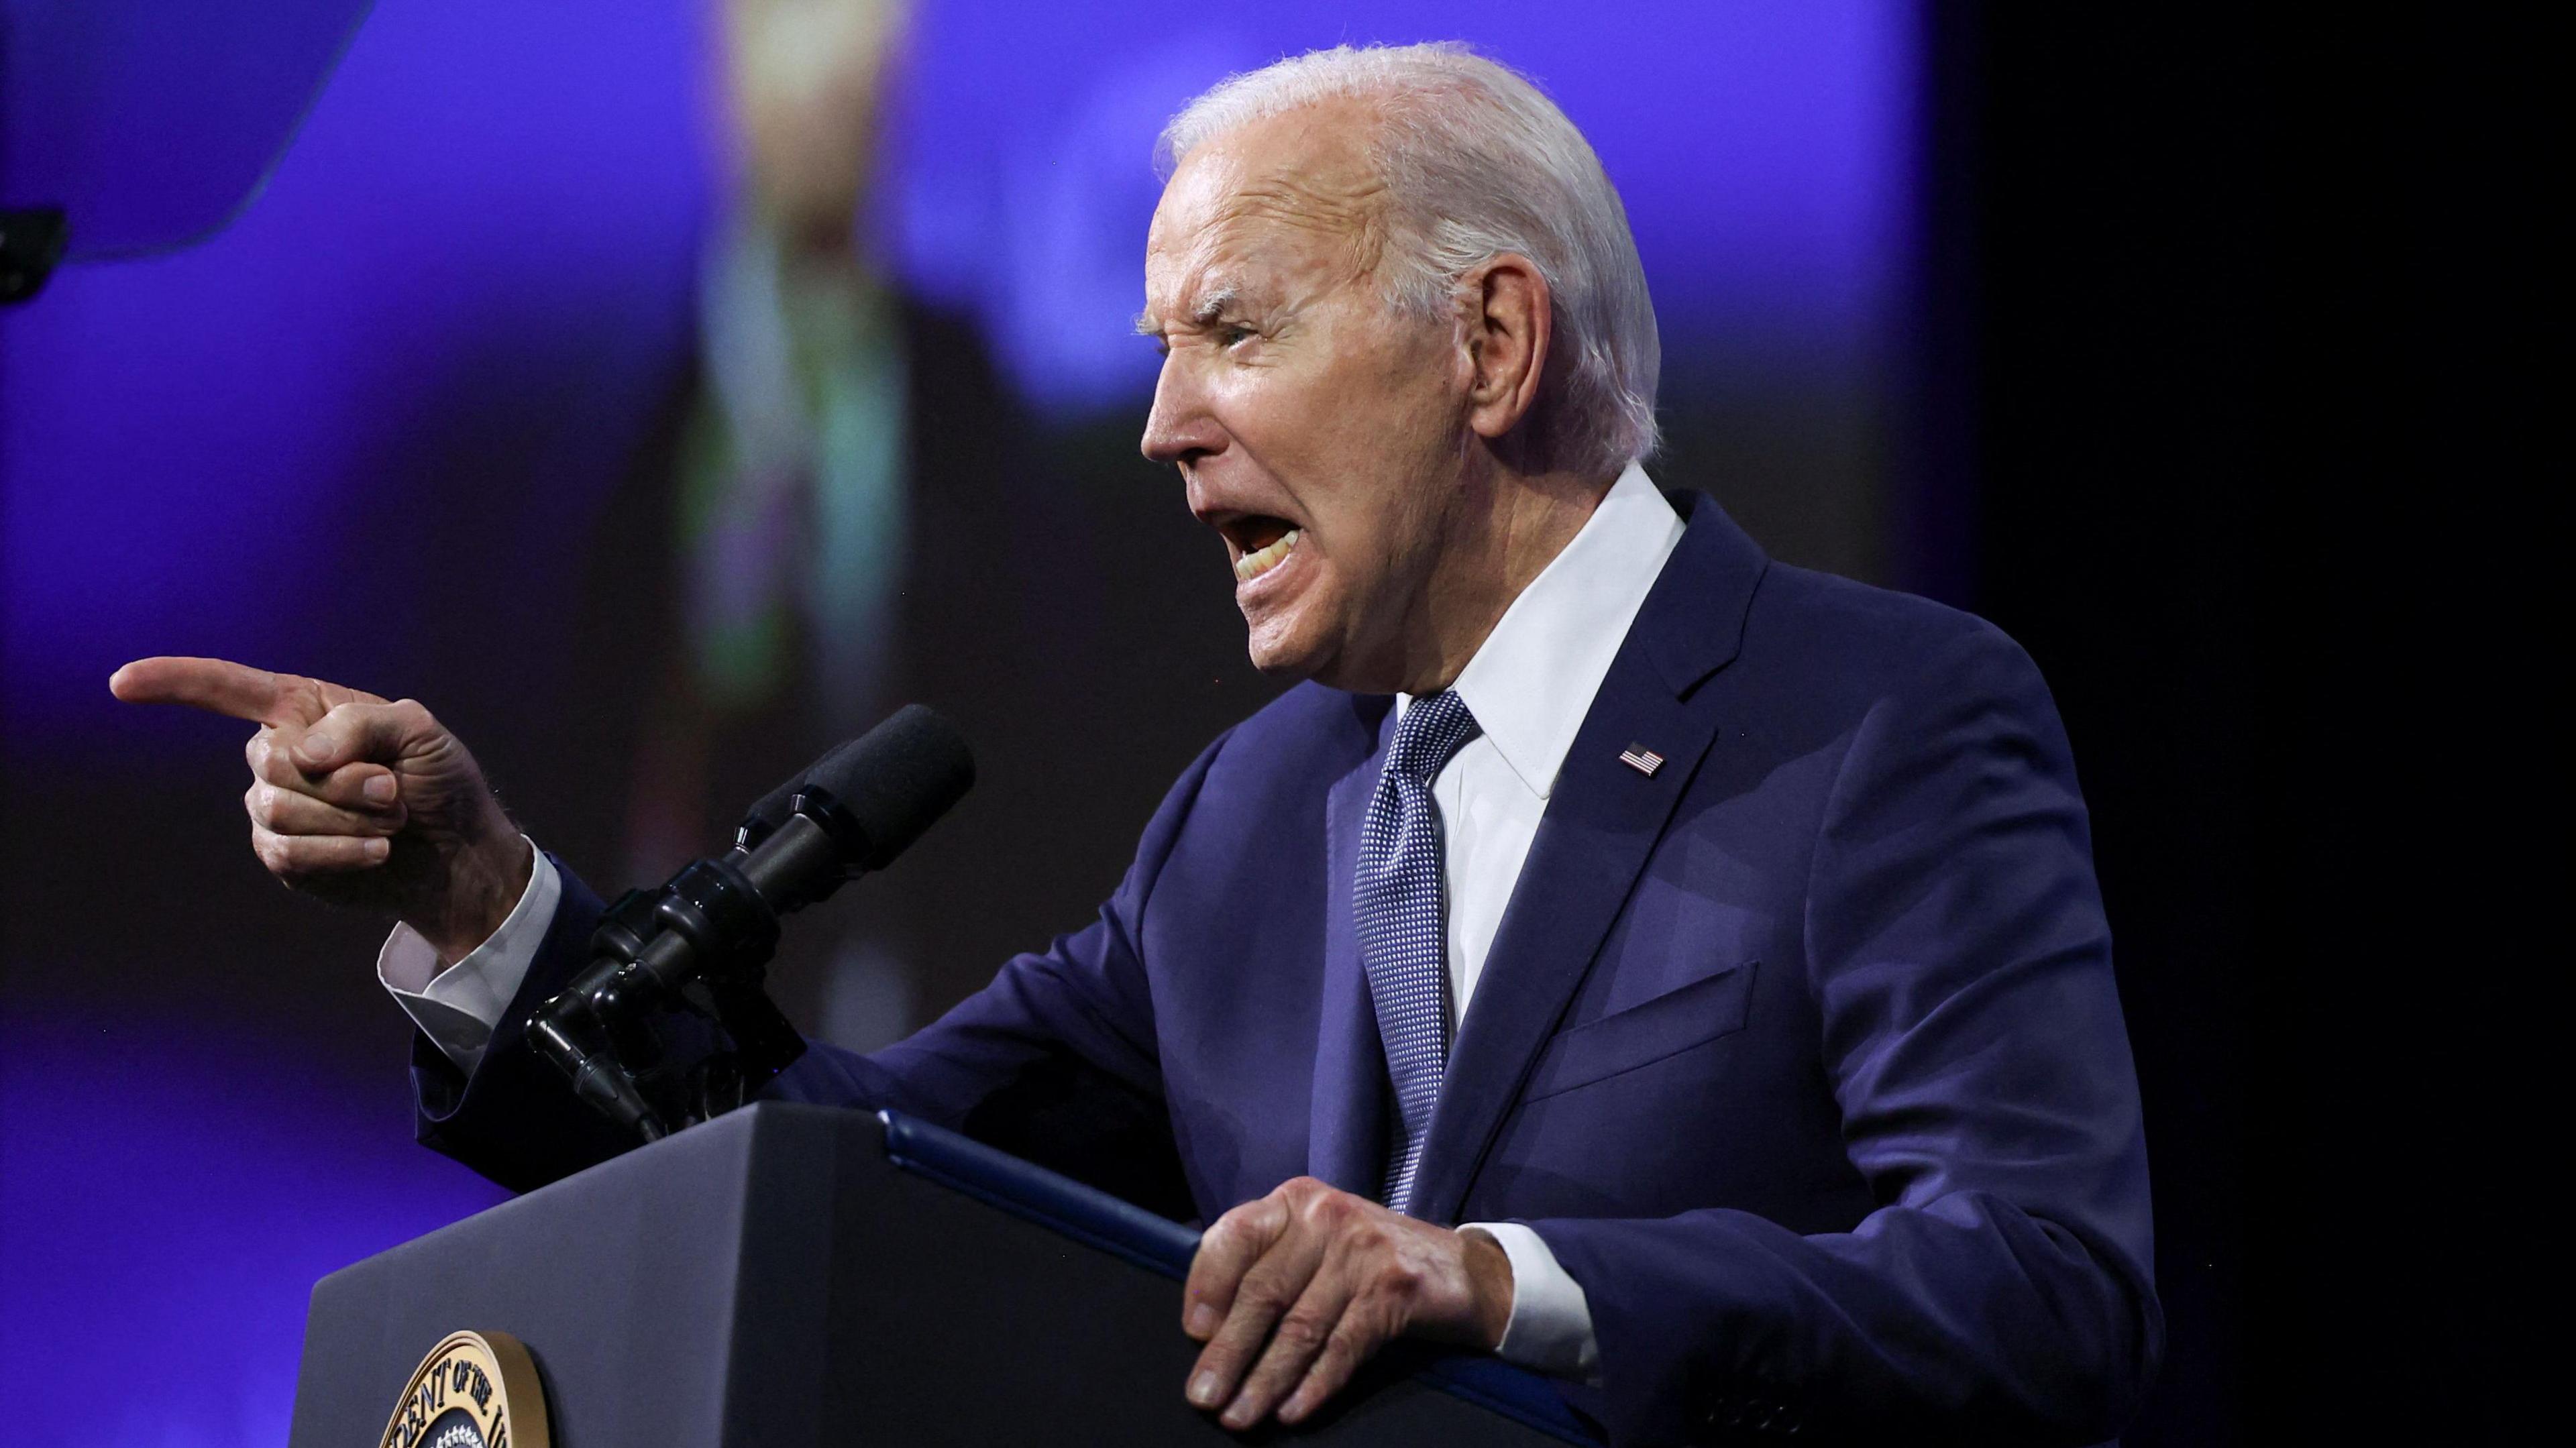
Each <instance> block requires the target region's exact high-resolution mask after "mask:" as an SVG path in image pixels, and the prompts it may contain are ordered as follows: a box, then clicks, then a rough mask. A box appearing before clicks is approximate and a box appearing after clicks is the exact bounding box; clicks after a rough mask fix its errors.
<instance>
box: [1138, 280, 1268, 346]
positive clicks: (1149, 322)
mask: <svg viewBox="0 0 2576 1448" xmlns="http://www.w3.org/2000/svg"><path fill="white" fill-rule="evenodd" d="M1242 300H1243V289H1242V288H1240V287H1219V288H1217V289H1216V290H1215V291H1212V292H1209V293H1208V294H1207V295H1205V296H1203V297H1200V298H1199V300H1198V303H1197V305H1195V306H1193V307H1191V308H1190V325H1191V326H1193V327H1205V326H1208V325H1209V324H1211V323H1213V322H1215V321H1216V320H1217V319H1218V318H1219V317H1222V316H1224V315H1225V314H1226V313H1227V312H1229V311H1232V310H1234V308H1235V307H1236V305H1237V304H1239V303H1240V302H1242ZM1136 331H1137V333H1138V335H1140V336H1146V337H1159V336H1161V335H1162V333H1163V324H1162V322H1160V321H1159V320H1157V319H1156V318H1155V316H1154V314H1153V313H1152V312H1151V311H1143V312H1138V313H1137V314H1136Z"/></svg>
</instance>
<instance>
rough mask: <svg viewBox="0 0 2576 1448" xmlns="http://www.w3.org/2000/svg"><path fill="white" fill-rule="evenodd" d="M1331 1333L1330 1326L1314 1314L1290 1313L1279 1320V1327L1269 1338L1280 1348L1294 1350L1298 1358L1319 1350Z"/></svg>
mask: <svg viewBox="0 0 2576 1448" xmlns="http://www.w3.org/2000/svg"><path fill="white" fill-rule="evenodd" d="M1332 1331H1333V1327H1332V1324H1331V1323H1328V1322H1325V1321H1324V1320H1323V1319H1322V1318H1321V1317H1319V1316H1318V1315H1316V1314H1314V1313H1311V1312H1292V1313H1289V1314H1288V1315H1287V1316H1286V1317H1283V1318H1281V1319H1279V1326H1278V1327H1277V1328H1276V1329H1275V1330H1274V1331H1273V1332H1272V1333H1271V1336H1272V1337H1273V1338H1275V1339H1276V1340H1277V1341H1278V1342H1279V1343H1280V1345H1281V1346H1283V1347H1287V1348H1290V1349H1292V1350H1294V1351H1295V1352H1297V1353H1298V1354H1299V1355H1300V1356H1306V1355H1311V1354H1312V1353H1314V1352H1315V1351H1316V1350H1317V1349H1318V1348H1321V1347H1322V1346H1323V1345H1324V1340H1325V1339H1326V1338H1328V1337H1330V1336H1331V1335H1332Z"/></svg>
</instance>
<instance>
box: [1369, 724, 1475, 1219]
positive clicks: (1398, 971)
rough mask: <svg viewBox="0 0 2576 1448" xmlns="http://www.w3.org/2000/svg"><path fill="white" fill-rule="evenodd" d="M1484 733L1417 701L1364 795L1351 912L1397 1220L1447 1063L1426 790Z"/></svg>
mask: <svg viewBox="0 0 2576 1448" xmlns="http://www.w3.org/2000/svg"><path fill="white" fill-rule="evenodd" d="M1481 732H1483V731H1482V730H1481V729H1480V728H1479V727H1478V726H1477V724H1476V716H1475V715H1473V714H1470V713H1468V712H1467V706H1466V704H1465V703H1464V702H1462V701H1461V700H1460V699H1459V698H1458V696H1457V695H1456V694H1455V693H1453V692H1450V691H1447V690H1443V691H1442V692H1440V693H1437V694H1434V695H1432V696H1431V697H1429V698H1427V699H1416V700H1414V701H1413V702H1412V704H1410V705H1409V706H1407V707H1406V709H1405V711H1404V717H1403V718H1402V719H1399V720H1397V721H1396V726H1395V744H1394V745H1393V747H1391V748H1390V749H1389V750H1388V751H1387V756H1386V772H1385V773H1384V774H1381V775H1379V776H1378V781H1377V792H1376V793H1375V794H1372V795H1370V796H1369V805H1368V815H1367V817H1366V818H1365V819H1364V820H1363V821H1362V823H1361V826H1360V858H1359V870H1358V874H1357V877H1356V878H1355V880H1354V881H1353V888H1352V891H1351V894H1352V905H1353V907H1354V909H1355V910H1356V911H1357V912H1358V916H1359V930H1360V960H1361V962H1362V964H1363V966H1364V967H1365V968H1366V970H1367V972H1368V986H1369V998H1370V1000H1371V1001H1372V1002H1374V1003H1375V1005H1376V1007H1377V1035H1378V1041H1379V1042H1380V1044H1382V1045H1384V1046H1385V1048H1386V1072H1387V1076H1388V1078H1389V1079H1390V1080H1391V1081H1393V1083H1394V1085H1395V1104H1396V1109H1397V1110H1398V1111H1399V1112H1400V1113H1401V1114H1402V1116H1403V1118H1404V1121H1403V1126H1404V1130H1403V1134H1402V1137H1401V1139H1399V1140H1397V1141H1394V1142H1391V1143H1389V1147H1388V1151H1387V1164H1386V1190H1385V1191H1384V1192H1383V1193H1382V1194H1381V1195H1383V1196H1384V1197H1385V1199H1386V1204H1387V1205H1388V1206H1390V1207H1393V1208H1394V1209H1395V1210H1397V1211H1399V1212H1401V1211H1403V1210H1405V1208H1406V1207H1407V1206H1409V1205H1410V1204H1411V1203H1412V1200H1413V1176H1414V1173H1415V1171H1416V1170H1417V1169H1419V1168H1420V1167H1421V1165H1422V1139H1423V1135H1424V1133H1425V1132H1427V1131H1428V1130H1429V1129H1430V1126H1431V1108H1432V1107H1433V1106H1434V1105H1436V1104H1438V1102H1439V1100H1440V1077H1441V1074H1442V1072H1443V1071H1445V1070H1446V1069H1447V1067H1448V1064H1449V967H1448V961H1447V956H1448V951H1447V948H1446V947H1447V944H1448V933H1449V932H1448V910H1447V909H1446V904H1447V902H1446V899H1445V898H1444V893H1445V892H1444V891H1443V889H1442V881H1441V870H1440V856H1441V848H1440V806H1439V805H1438V804H1437V803H1435V802H1434V801H1433V800H1432V798H1431V781H1432V779H1433V778H1434V777H1435V776H1437V775H1438V774H1439V773H1440V770H1441V768H1442V767H1443V766H1445V765H1446V764H1448V762H1449V759H1450V756H1452V755H1454V754H1456V753H1457V752H1458V751H1459V750H1460V749H1462V748H1465V747H1466V744H1467V741H1469V740H1471V739H1473V738H1475V737H1476V736H1477V735H1478V734H1479V733H1481Z"/></svg>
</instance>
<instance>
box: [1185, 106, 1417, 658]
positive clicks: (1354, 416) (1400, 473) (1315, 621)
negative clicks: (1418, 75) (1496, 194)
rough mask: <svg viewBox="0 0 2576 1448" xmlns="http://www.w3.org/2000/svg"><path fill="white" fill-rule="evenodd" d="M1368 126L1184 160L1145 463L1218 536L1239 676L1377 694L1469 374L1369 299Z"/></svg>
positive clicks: (1348, 123) (1284, 124)
mask: <svg viewBox="0 0 2576 1448" xmlns="http://www.w3.org/2000/svg"><path fill="white" fill-rule="evenodd" d="M1367 124H1368V121H1367V117H1366V115H1365V114H1364V113H1363V112H1361V111H1360V110H1359V109H1358V108H1357V107H1356V106H1354V105H1350V104H1338V105H1326V106H1314V107H1308V108H1304V109H1301V110H1297V111H1292V112H1290V113H1288V114H1286V115H1283V116H1278V117H1274V118H1272V119H1271V120H1269V121H1264V122H1259V123H1256V124H1254V125H1251V126H1247V127H1244V128H1243V129H1241V130H1239V131H1236V132H1233V133H1231V134H1229V135H1226V136H1221V137H1218V138H1217V139H1215V140H1213V141H1210V142H1207V143H1206V144H1204V145H1201V146H1200V147H1199V148H1198V149H1197V150H1195V151H1192V152H1191V153H1190V154H1189V155H1188V156H1187V157H1185V158H1183V160H1182V162H1181V165H1180V168H1179V169H1178V170H1177V171H1175V172H1174V173H1173V176H1172V180H1171V184H1170V185H1169V186H1168V187H1166V188H1165V189H1164V192H1163V200H1162V204H1161V205H1160V206H1159V207H1157V208H1156V209H1155V213H1154V226H1153V231H1152V233H1151V235H1150V236H1149V238H1148V240H1147V244H1146V252H1145V303H1146V305H1145V315H1144V318H1143V322H1142V325H1143V326H1144V328H1145V329H1146V330H1147V331H1149V332H1155V333H1158V334H1159V335H1160V337H1161V339H1162V341H1163V344H1164V347H1165V360H1164V363H1163V372H1162V377H1161V380H1160V381H1159V383H1158V384H1157V385H1156V387H1155V390H1154V410H1153V413H1152V415H1151V416H1150V417H1148V418H1147V420H1146V424H1145V437H1144V443H1143V447H1144V452H1145V455H1146V456H1147V457H1150V458H1152V459H1154V460H1155V461H1157V462H1168V463H1174V464H1177V465H1178V466H1179V468H1180V470H1181V477H1182V479H1183V481H1184V483H1185V484H1186V486H1187V489H1188V494H1189V503H1190V511H1191V512H1192V513H1194V514H1196V515H1197V516H1198V518H1199V519H1200V521H1202V522H1205V523H1208V524H1210V525H1212V526H1213V527H1215V529H1216V530H1217V531H1218V532H1219V533H1220V534H1222V535H1223V536H1224V539H1225V548H1226V552H1227V554H1228V555H1229V557H1230V558H1231V559H1232V560H1233V563H1234V572H1235V584H1234V596H1235V603H1236V604H1237V606H1239V607H1240V608H1241V609H1242V610H1243V617H1244V620H1245V622H1246V623H1247V624H1249V625H1250V628H1251V646H1252V662H1253V663H1254V665H1255V666H1257V667H1258V668H1260V669H1261V670H1263V671H1264V672H1265V673H1283V674H1291V675H1302V676H1309V677H1313V678H1317V679H1320V680H1322V681H1323V682H1325V683H1328V684H1333V685H1336V686H1337V687H1342V688H1350V689H1358V690H1366V691H1385V690H1391V689H1394V688H1397V687H1400V686H1401V678H1402V675H1403V672H1404V669H1405V660H1404V652H1405V649H1406V648H1407V646H1408V637H1409V636H1414V635H1418V632H1419V631H1418V630H1416V629H1414V628H1412V625H1414V624H1416V623H1418V622H1419V620H1420V618H1421V616H1422V614H1423V613H1424V611H1425V610H1426V609H1427V608H1428V607H1429V605H1430V602H1431V594H1432V592H1433V588H1434V581H1433V580H1434V569H1433V565H1434V564H1435V562H1436V560H1437V557H1438V553H1439V545H1440V541H1441V538H1442V536H1443V533H1444V531H1445V530H1446V529H1447V528H1448V527H1449V526H1450V525H1451V524H1452V523H1453V521H1454V515H1455V513H1456V511H1457V509H1458V508H1459V507H1460V505H1461V501H1462V500H1461V497H1460V489H1459V487H1458V479H1459V477H1460V470H1461V462H1460V459H1461V457H1462V454H1463V448H1464V444H1465V439H1466V434H1465V432H1464V430H1463V424H1462V421H1461V409H1460V398H1461V397H1462V396H1463V392H1464V387H1465V383H1466V365H1467V364H1466V363H1465V362H1464V360H1463V354H1462V353H1461V351H1460V349H1459V347H1458V345H1457V333H1456V328H1455V326H1454V324H1452V323H1449V322H1446V321H1433V320H1429V319H1422V318H1408V317H1399V316H1397V315H1394V314H1392V313H1391V312H1390V311H1389V310H1388V309H1387V308H1386V306H1385V305H1384V303H1382V302H1381V301H1380V300H1379V295H1378V284H1377V280H1376V277H1375V276H1374V274H1373V272H1374V268H1375V266H1376V263H1377V259H1378V258H1377V250H1378V245H1379V238H1380V237H1381V236H1382V232H1381V230H1380V228H1379V225H1378V220H1377V216H1378V211H1377V207H1378V201H1379V197H1378V194H1377V193H1378V190H1379V187H1378V183H1377V181H1376V180H1375V178H1374V177H1373V176H1372V175H1371V174H1370V172H1369V170H1368V168H1367V166H1366V164H1365V160H1364V157H1363V154H1362V152H1361V149H1360V147H1361V138H1362V137H1364V136H1365V134H1366V131H1365V127H1366V126H1367Z"/></svg>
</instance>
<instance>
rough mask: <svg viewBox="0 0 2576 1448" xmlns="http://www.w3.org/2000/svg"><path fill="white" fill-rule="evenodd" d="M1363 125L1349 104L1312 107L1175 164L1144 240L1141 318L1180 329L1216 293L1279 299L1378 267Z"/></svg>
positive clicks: (1380, 215) (1381, 207)
mask: <svg viewBox="0 0 2576 1448" xmlns="http://www.w3.org/2000/svg"><path fill="white" fill-rule="evenodd" d="M1367 124H1368V118H1367V117H1366V116H1365V115H1364V114H1363V113H1359V112H1357V111H1356V110H1355V109H1354V108H1353V107H1352V105H1351V103H1348V102H1343V103H1336V104H1332V105H1316V106H1307V107H1302V108H1300V109H1297V110H1293V111H1289V112H1286V113H1284V114H1281V115H1278V116H1273V117H1269V118H1266V119H1264V120H1260V121H1256V122H1253V123H1251V124H1249V125H1246V126H1243V127H1240V128H1238V129H1236V130H1234V131H1231V132H1227V133H1225V134H1223V135H1219V136H1216V137H1213V138H1211V139H1209V140H1207V141H1205V142H1203V143H1201V144H1200V145H1199V146H1198V147H1196V148H1195V149H1193V150H1192V151H1191V152H1190V153H1189V154H1188V155H1186V156H1184V157H1182V158H1181V162H1180V165H1179V166H1178V167H1176V168H1175V169H1174V170H1173V172H1172V179H1171V182H1170V184H1169V185H1167V186H1165V187H1164V188H1163V199H1162V203H1161V204H1160V205H1158V206H1157V207H1155V209H1154V223H1153V228H1152V230H1151V231H1150V232H1149V233H1148V234H1147V237H1146V243H1145V302H1146V310H1147V312H1148V314H1149V315H1157V316H1162V317H1166V318H1170V319H1171V320H1172V321H1173V322H1174V323H1176V324H1177V323H1178V322H1180V321H1182V320H1183V319H1185V318H1186V317H1187V316H1188V315H1189V314H1190V313H1191V311H1192V309H1193V307H1194V305H1195V304H1196V303H1197V302H1198V301H1199V300H1201V299H1202V298H1203V297H1204V296H1206V295H1208V294H1211V293H1214V292H1217V291H1228V292H1232V293H1234V294H1237V295H1243V296H1247V297H1253V296H1260V295H1264V294H1268V295H1269V297H1270V299H1272V300H1281V299H1285V298H1287V297H1288V296H1290V295H1293V294H1297V293H1302V292H1305V291H1308V290H1310V289H1317V288H1329V287H1332V286H1336V285H1339V284H1341V283H1343V282H1346V281H1350V280H1353V279H1355V278H1358V277H1363V276H1366V275H1368V274H1369V273H1370V272H1372V271H1374V270H1375V269H1376V266H1377V262H1378V257H1379V254H1380V252H1381V250H1382V249H1383V245H1384V234H1385V220H1384V211H1385V203H1386V187H1385V183H1384V182H1383V181H1381V180H1380V179H1379V177H1378V175H1377V172H1376V169H1375V167H1374V166H1372V165H1371V164H1370V162H1369V160H1368V157H1367V153H1366V150H1365V142H1366V135H1367V130H1366V127H1367Z"/></svg>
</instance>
